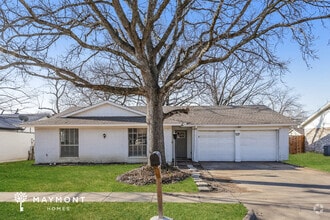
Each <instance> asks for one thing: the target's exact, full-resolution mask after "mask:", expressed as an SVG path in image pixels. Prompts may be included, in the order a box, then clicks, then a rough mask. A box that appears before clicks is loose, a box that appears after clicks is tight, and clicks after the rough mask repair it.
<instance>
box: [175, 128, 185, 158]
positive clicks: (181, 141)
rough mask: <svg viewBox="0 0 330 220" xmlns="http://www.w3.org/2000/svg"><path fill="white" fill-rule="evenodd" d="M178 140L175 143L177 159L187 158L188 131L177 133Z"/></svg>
mask: <svg viewBox="0 0 330 220" xmlns="http://www.w3.org/2000/svg"><path fill="white" fill-rule="evenodd" d="M175 133H176V134H177V138H176V141H175V157H176V158H187V131H175Z"/></svg>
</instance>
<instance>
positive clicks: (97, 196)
mask: <svg viewBox="0 0 330 220" xmlns="http://www.w3.org/2000/svg"><path fill="white" fill-rule="evenodd" d="M23 193H24V192H23ZM15 194H16V192H0V202H16V201H15ZM26 195H27V200H26V201H25V202H56V200H57V202H60V201H62V202H65V201H71V202H72V201H78V202H157V194H156V193H140V192H132V193H126V192H27V193H26ZM163 202H178V203H180V202H182V203H238V202H239V201H238V199H236V198H235V197H234V196H233V195H232V194H231V193H212V192H211V193H210V192H208V193H203V192H199V193H163Z"/></svg>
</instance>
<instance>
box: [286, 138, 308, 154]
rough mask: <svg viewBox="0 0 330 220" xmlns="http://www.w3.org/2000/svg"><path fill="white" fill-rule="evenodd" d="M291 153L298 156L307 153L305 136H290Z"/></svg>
mask: <svg viewBox="0 0 330 220" xmlns="http://www.w3.org/2000/svg"><path fill="white" fill-rule="evenodd" d="M289 147H290V148H289V149H290V150H289V152H290V154H298V153H304V152H305V136H303V135H300V136H289Z"/></svg>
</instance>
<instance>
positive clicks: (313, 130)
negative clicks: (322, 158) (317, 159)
mask: <svg viewBox="0 0 330 220" xmlns="http://www.w3.org/2000/svg"><path fill="white" fill-rule="evenodd" d="M300 127H302V128H303V129H304V131H305V140H306V141H305V145H306V146H305V148H306V151H315V152H319V153H322V152H323V146H324V145H329V144H330V102H329V103H328V104H326V105H325V106H323V107H322V108H321V109H319V110H318V111H317V112H315V113H314V114H313V115H311V116H310V117H309V118H307V119H306V120H305V121H304V122H302V123H301V125H300Z"/></svg>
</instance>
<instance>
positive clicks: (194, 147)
mask: <svg viewBox="0 0 330 220" xmlns="http://www.w3.org/2000/svg"><path fill="white" fill-rule="evenodd" d="M175 108H183V107H168V106H167V107H166V106H165V107H164V112H169V111H171V110H173V109H175ZM26 125H29V126H34V127H35V132H36V141H35V162H36V163H37V164H38V163H70V162H74V163H75V162H87V163H111V162H126V163H138V162H146V161H147V156H148V154H149V152H148V150H147V149H149V146H148V141H147V140H148V138H147V135H148V132H147V124H146V107H125V106H121V105H117V104H114V103H111V102H102V103H99V104H97V105H94V106H90V107H85V108H79V107H74V108H70V109H68V110H66V111H64V112H62V113H60V114H57V115H55V116H53V117H51V118H49V119H47V120H42V121H36V122H33V123H27V124H26ZM290 126H292V121H291V120H290V119H289V118H287V117H284V116H283V115H281V114H278V113H276V112H274V111H272V110H271V109H269V108H267V107H265V106H260V105H258V106H190V107H189V113H188V114H183V113H180V114H176V115H173V116H171V117H170V118H167V119H166V120H165V121H164V138H165V154H166V161H167V162H168V163H171V162H172V161H173V158H174V157H175V158H184V159H191V160H193V161H236V162H240V161H281V160H286V159H288V154H289V144H288V133H289V128H290ZM174 133H175V134H176V136H177V138H176V139H174V135H173V134H174Z"/></svg>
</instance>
